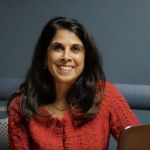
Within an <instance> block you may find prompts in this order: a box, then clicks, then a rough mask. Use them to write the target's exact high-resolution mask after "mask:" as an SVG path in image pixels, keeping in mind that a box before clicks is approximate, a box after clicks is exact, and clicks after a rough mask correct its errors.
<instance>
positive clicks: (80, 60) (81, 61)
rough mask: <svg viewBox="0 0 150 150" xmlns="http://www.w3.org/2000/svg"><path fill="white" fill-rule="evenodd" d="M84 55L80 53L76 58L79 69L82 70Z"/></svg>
mask: <svg viewBox="0 0 150 150" xmlns="http://www.w3.org/2000/svg"><path fill="white" fill-rule="evenodd" d="M84 59H85V58H84V55H81V56H80V57H78V58H77V63H78V66H80V69H81V70H83V69H84Z"/></svg>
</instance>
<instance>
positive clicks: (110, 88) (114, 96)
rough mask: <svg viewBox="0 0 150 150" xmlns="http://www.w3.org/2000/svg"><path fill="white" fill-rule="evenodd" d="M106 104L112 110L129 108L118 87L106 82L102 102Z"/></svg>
mask: <svg viewBox="0 0 150 150" xmlns="http://www.w3.org/2000/svg"><path fill="white" fill-rule="evenodd" d="M103 103H104V104H106V105H107V106H110V107H111V108H116V107H117V106H119V107H124V106H125V107H128V103H127V100H126V99H125V97H124V96H123V95H122V93H121V92H120V91H119V90H118V89H117V88H116V86H115V85H114V84H113V83H111V82H109V81H106V82H105V89H104V97H103V100H102V104H103Z"/></svg>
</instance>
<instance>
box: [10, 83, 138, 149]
mask: <svg viewBox="0 0 150 150" xmlns="http://www.w3.org/2000/svg"><path fill="white" fill-rule="evenodd" d="M19 102H20V97H16V98H15V99H14V100H13V102H12V104H11V109H10V112H9V141H10V147H11V149H13V150H30V149H33V150H107V149H108V146H109V137H110V134H112V135H113V136H114V137H115V138H116V140H118V138H119V135H120V132H121V130H122V129H124V128H125V127H127V126H130V125H131V126H135V125H139V122H138V120H137V119H136V116H135V115H134V113H133V112H132V111H131V109H130V107H129V105H128V104H127V102H126V101H125V99H124V98H123V96H122V95H121V94H120V92H119V91H118V90H117V89H116V88H115V87H114V86H113V85H112V84H110V83H108V82H107V83H106V88H105V96H104V99H103V100H102V102H101V104H100V108H99V112H98V113H97V115H96V117H95V118H94V119H92V120H91V121H90V122H88V123H86V124H85V125H83V126H82V127H80V128H76V127H75V124H74V121H73V118H72V115H71V113H70V112H69V111H67V112H66V113H65V114H64V116H63V118H62V119H61V120H59V119H57V118H53V117H52V116H51V115H50V114H49V113H48V111H47V110H46V109H45V107H44V106H41V107H40V110H41V112H44V113H46V114H48V115H49V117H47V118H45V117H42V116H38V115H34V119H32V120H30V121H29V122H28V123H27V124H20V123H18V122H19V121H20V120H21V115H20V109H19Z"/></svg>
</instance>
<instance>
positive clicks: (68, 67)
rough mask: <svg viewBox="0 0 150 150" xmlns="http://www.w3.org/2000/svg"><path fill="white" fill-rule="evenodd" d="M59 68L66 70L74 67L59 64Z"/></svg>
mask: <svg viewBox="0 0 150 150" xmlns="http://www.w3.org/2000/svg"><path fill="white" fill-rule="evenodd" d="M59 68H60V69H61V70H64V71H70V70H72V68H73V67H70V66H59Z"/></svg>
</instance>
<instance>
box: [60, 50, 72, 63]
mask: <svg viewBox="0 0 150 150" xmlns="http://www.w3.org/2000/svg"><path fill="white" fill-rule="evenodd" d="M62 60H63V61H70V60H71V52H70V49H65V50H64V51H63V54H62Z"/></svg>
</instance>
